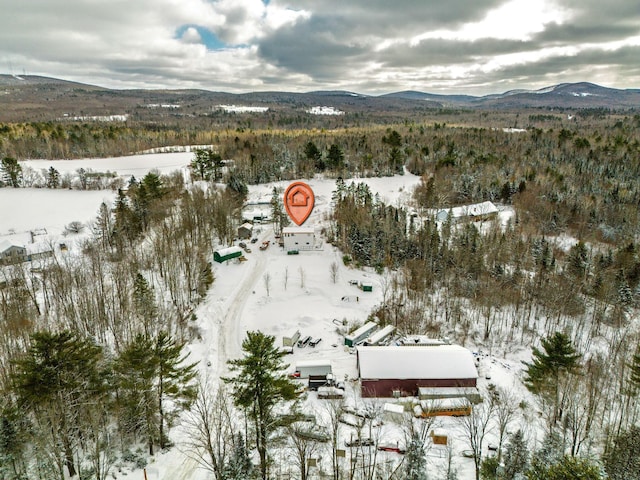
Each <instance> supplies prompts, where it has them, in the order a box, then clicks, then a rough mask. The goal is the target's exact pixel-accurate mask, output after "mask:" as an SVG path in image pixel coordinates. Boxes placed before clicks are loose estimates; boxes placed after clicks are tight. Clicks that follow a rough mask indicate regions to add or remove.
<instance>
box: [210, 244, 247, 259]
mask: <svg viewBox="0 0 640 480" xmlns="http://www.w3.org/2000/svg"><path fill="white" fill-rule="evenodd" d="M238 252H240V253H242V249H241V248H240V247H235V246H234V247H227V248H220V249H218V250H216V253H217V254H218V255H220V256H221V257H225V256H227V255H230V254H232V253H238Z"/></svg>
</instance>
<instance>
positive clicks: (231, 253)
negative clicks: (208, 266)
mask: <svg viewBox="0 0 640 480" xmlns="http://www.w3.org/2000/svg"><path fill="white" fill-rule="evenodd" d="M240 257H242V249H241V248H240V247H228V248H221V249H219V250H216V251H215V252H213V259H214V260H215V261H216V262H218V263H223V262H226V261H227V260H231V259H232V258H240Z"/></svg>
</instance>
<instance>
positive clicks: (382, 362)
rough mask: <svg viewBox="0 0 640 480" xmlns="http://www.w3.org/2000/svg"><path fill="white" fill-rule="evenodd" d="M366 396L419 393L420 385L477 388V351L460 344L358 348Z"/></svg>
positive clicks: (362, 392) (361, 376)
mask: <svg viewBox="0 0 640 480" xmlns="http://www.w3.org/2000/svg"><path fill="white" fill-rule="evenodd" d="M357 355H358V376H359V377H360V386H361V394H362V396H363V397H398V396H416V395H418V389H419V388H420V387H475V386H476V382H477V379H478V371H477V370H476V366H475V361H474V358H473V354H472V353H471V352H470V351H469V350H467V349H466V348H464V347H461V346H459V345H437V346H425V347H418V346H416V347H403V346H371V347H358V350H357Z"/></svg>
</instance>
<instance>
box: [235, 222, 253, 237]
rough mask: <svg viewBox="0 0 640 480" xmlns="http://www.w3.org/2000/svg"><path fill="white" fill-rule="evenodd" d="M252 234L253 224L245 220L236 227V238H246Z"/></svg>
mask: <svg viewBox="0 0 640 480" xmlns="http://www.w3.org/2000/svg"><path fill="white" fill-rule="evenodd" d="M251 235H253V224H251V223H249V222H245V223H243V224H242V225H240V226H239V227H238V238H240V239H241V240H247V239H249V238H251Z"/></svg>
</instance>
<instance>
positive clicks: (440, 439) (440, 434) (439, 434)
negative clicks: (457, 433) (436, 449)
mask: <svg viewBox="0 0 640 480" xmlns="http://www.w3.org/2000/svg"><path fill="white" fill-rule="evenodd" d="M430 436H431V441H432V442H433V444H434V445H446V444H447V441H448V437H447V431H446V430H445V429H444V428H434V429H433V430H431V432H430Z"/></svg>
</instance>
